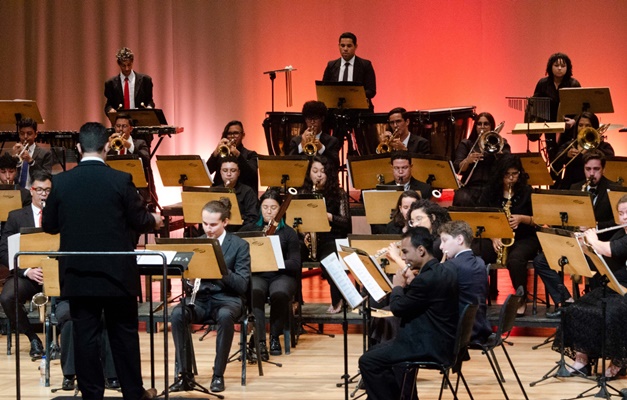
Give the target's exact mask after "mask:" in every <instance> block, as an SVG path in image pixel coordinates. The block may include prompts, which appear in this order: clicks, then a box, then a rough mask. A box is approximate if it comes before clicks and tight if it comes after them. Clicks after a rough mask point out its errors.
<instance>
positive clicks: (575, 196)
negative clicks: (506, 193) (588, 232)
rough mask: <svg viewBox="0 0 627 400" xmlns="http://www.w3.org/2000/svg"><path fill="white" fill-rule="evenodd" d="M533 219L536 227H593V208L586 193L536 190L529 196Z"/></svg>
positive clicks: (594, 223) (594, 222) (594, 224)
mask: <svg viewBox="0 0 627 400" xmlns="http://www.w3.org/2000/svg"><path fill="white" fill-rule="evenodd" d="M531 204H532V205H533V219H534V222H535V223H536V224H538V225H552V226H561V227H562V228H565V227H566V226H585V227H595V226H596V224H597V223H596V220H595V218H594V208H593V206H592V199H591V198H590V194H589V193H588V192H578V191H574V190H536V191H534V193H532V194H531Z"/></svg>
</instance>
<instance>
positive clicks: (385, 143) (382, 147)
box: [377, 128, 398, 154]
mask: <svg viewBox="0 0 627 400" xmlns="http://www.w3.org/2000/svg"><path fill="white" fill-rule="evenodd" d="M397 135H398V128H396V129H394V132H393V133H392V136H390V137H388V138H386V139H383V140H382V141H381V143H379V145H378V146H377V154H386V153H389V152H391V151H392V145H390V143H391V142H392V141H393V140H394V139H396V138H398V136H397Z"/></svg>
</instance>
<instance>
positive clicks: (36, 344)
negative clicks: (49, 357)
mask: <svg viewBox="0 0 627 400" xmlns="http://www.w3.org/2000/svg"><path fill="white" fill-rule="evenodd" d="M28 354H29V355H30V357H31V358H32V359H33V360H39V359H40V358H41V357H42V356H43V355H44V345H43V344H41V340H39V339H33V340H31V341H30V353H28Z"/></svg>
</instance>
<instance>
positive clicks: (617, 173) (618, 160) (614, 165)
mask: <svg viewBox="0 0 627 400" xmlns="http://www.w3.org/2000/svg"><path fill="white" fill-rule="evenodd" d="M626 171H627V157H612V158H608V159H607V161H606V162H605V169H604V170H603V176H605V177H606V178H607V179H609V180H611V181H614V182H616V183H618V184H619V185H621V186H622V185H623V184H624V183H625V179H627V172H626Z"/></svg>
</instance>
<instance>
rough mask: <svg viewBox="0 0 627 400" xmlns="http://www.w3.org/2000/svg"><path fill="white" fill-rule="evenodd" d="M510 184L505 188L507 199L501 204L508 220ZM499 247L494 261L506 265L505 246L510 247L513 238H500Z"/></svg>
mask: <svg viewBox="0 0 627 400" xmlns="http://www.w3.org/2000/svg"><path fill="white" fill-rule="evenodd" d="M511 208H512V185H511V184H510V185H509V187H508V188H507V201H506V202H505V205H503V212H504V213H505V216H506V217H507V220H508V221H509V219H510V218H511V217H512V211H511ZM501 244H502V246H501V248H500V249H499V251H498V252H497V253H496V263H497V264H498V265H502V266H506V265H507V248H508V247H511V246H512V245H513V244H514V238H511V239H505V238H503V239H501Z"/></svg>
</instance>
